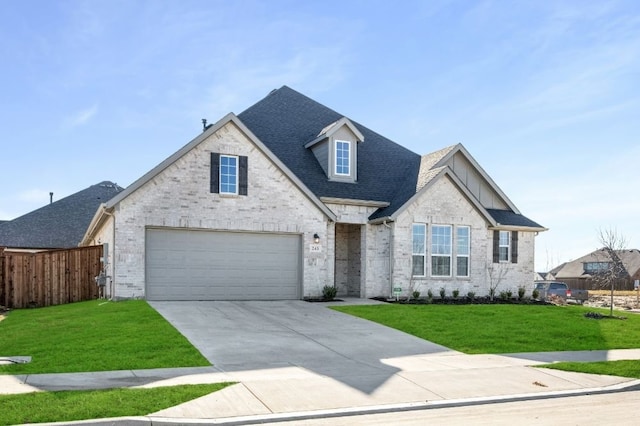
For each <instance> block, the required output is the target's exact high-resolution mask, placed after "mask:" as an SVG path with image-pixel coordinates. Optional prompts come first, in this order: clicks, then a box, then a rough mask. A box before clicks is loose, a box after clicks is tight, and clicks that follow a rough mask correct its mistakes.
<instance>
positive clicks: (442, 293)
mask: <svg viewBox="0 0 640 426" xmlns="http://www.w3.org/2000/svg"><path fill="white" fill-rule="evenodd" d="M446 295H447V292H446V290H445V289H444V287H440V299H444V297H445V296H446Z"/></svg>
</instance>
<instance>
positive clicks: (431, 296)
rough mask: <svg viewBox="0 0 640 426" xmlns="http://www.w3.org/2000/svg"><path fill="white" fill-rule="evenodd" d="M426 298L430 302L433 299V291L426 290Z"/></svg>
mask: <svg viewBox="0 0 640 426" xmlns="http://www.w3.org/2000/svg"><path fill="white" fill-rule="evenodd" d="M427 300H428V301H429V302H431V301H432V300H433V292H432V291H431V289H429V290H427Z"/></svg>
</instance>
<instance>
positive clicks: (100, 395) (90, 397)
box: [0, 383, 232, 425]
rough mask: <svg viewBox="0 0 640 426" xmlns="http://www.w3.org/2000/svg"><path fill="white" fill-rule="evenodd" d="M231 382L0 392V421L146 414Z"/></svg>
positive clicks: (35, 420) (12, 423) (52, 420)
mask: <svg viewBox="0 0 640 426" xmlns="http://www.w3.org/2000/svg"><path fill="white" fill-rule="evenodd" d="M230 384H232V383H216V384H205V385H183V386H172V387H159V388H151V389H108V390H95V391H58V392H34V393H28V394H21V395H0V425H14V424H23V423H45V422H46V423H48V422H70V421H74V420H87V419H98V418H108V417H123V416H144V415H147V414H150V413H153V412H156V411H159V410H162V409H165V408H169V407H172V406H174V405H178V404H181V403H183V402H187V401H190V400H192V399H194V398H198V397H200V396H204V395H207V394H209V393H211V392H215V391H218V390H220V389H222V388H224V387H226V386H229V385H230Z"/></svg>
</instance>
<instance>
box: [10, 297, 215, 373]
mask: <svg viewBox="0 0 640 426" xmlns="http://www.w3.org/2000/svg"><path fill="white" fill-rule="evenodd" d="M0 336H1V344H0V351H1V352H2V353H1V354H0V355H3V356H17V355H22V356H31V357H32V361H31V362H30V363H28V364H15V365H0V374H2V373H5V374H31V373H66V372H82V371H109V370H131V369H147V368H170V367H192V366H207V365H210V363H209V362H208V361H207V360H206V358H204V357H203V356H202V354H200V352H198V350H197V349H195V348H194V347H193V346H192V345H191V344H190V343H189V341H188V340H187V339H186V338H185V337H184V336H182V335H181V334H180V333H179V332H178V331H177V330H176V329H175V328H174V327H173V326H172V325H171V324H169V323H168V322H167V321H166V320H165V319H164V318H163V317H162V316H161V315H160V314H158V313H157V312H156V311H155V310H154V309H153V308H151V306H149V305H148V304H147V302H145V301H143V300H129V301H123V302H105V301H97V300H93V301H89V302H80V303H73V304H68V305H60V306H52V307H48V308H40V309H19V310H15V311H11V312H10V313H9V314H8V315H7V316H6V318H5V319H4V320H3V321H1V322H0Z"/></svg>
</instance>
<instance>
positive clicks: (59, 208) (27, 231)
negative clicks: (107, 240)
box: [0, 181, 123, 251]
mask: <svg viewBox="0 0 640 426" xmlns="http://www.w3.org/2000/svg"><path fill="white" fill-rule="evenodd" d="M122 190H123V188H121V187H119V186H118V185H116V184H115V183H112V182H109V181H104V182H100V183H97V184H95V185H92V186H90V187H88V188H85V189H83V190H82V191H79V192H76V193H75V194H72V195H69V196H68V197H65V198H62V199H60V200H58V201H51V202H50V203H49V204H47V205H45V206H44V207H41V208H39V209H37V210H34V211H32V212H30V213H27V214H25V215H23V216H20V217H18V218H16V219H13V220H10V221H6V222H4V223H0V247H6V248H7V249H8V250H20V251H41V250H46V249H57V248H70V247H77V246H78V245H79V244H80V241H81V240H82V237H83V236H84V233H85V231H86V230H87V227H88V226H89V223H90V222H91V219H92V218H93V215H94V214H95V211H96V209H97V208H98V206H100V205H101V204H102V203H105V202H106V201H108V200H109V199H110V198H113V196H115V195H116V194H117V193H118V192H120V191H122Z"/></svg>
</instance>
